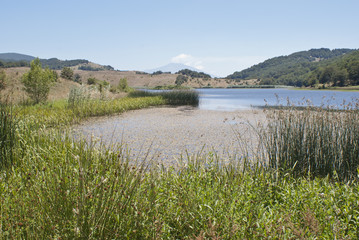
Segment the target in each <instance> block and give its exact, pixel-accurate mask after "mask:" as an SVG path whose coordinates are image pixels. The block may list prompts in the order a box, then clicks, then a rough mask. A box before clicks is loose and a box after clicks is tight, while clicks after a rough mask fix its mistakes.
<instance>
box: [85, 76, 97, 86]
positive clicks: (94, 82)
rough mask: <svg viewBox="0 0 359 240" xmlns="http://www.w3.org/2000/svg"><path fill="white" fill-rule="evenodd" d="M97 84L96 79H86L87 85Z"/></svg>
mask: <svg viewBox="0 0 359 240" xmlns="http://www.w3.org/2000/svg"><path fill="white" fill-rule="evenodd" d="M97 82H98V80H97V79H96V78H94V77H90V78H88V79H87V84H88V85H94V84H96V83H97Z"/></svg>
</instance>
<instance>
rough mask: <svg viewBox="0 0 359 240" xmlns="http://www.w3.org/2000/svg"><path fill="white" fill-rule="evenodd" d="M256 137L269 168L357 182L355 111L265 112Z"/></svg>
mask: <svg viewBox="0 0 359 240" xmlns="http://www.w3.org/2000/svg"><path fill="white" fill-rule="evenodd" d="M268 113H269V114H268V119H269V122H268V124H267V125H266V126H265V127H263V128H262V130H261V132H260V135H261V137H262V140H263V141H264V144H265V146H266V150H267V152H266V153H267V157H268V160H269V166H270V167H272V168H274V169H276V170H278V171H280V172H284V173H288V172H290V173H291V174H293V175H295V176H306V175H311V176H318V177H319V176H320V177H325V176H327V175H329V176H330V177H336V178H339V179H340V180H350V179H353V178H357V176H358V167H359V111H358V106H357V105H355V104H354V105H352V106H349V105H348V106H344V110H334V109H331V108H330V107H327V108H314V107H301V108H297V107H288V108H282V109H277V110H271V111H268Z"/></svg>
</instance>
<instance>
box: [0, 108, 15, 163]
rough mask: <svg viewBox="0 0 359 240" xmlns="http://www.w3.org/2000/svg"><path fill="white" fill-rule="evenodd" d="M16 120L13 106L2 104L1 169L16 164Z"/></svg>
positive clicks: (0, 124)
mask: <svg viewBox="0 0 359 240" xmlns="http://www.w3.org/2000/svg"><path fill="white" fill-rule="evenodd" d="M15 143H16V119H15V116H14V113H13V111H12V107H11V105H7V104H5V103H2V102H0V169H3V168H5V167H8V166H10V165H12V164H13V162H14V147H15Z"/></svg>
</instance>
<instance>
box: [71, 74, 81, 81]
mask: <svg viewBox="0 0 359 240" xmlns="http://www.w3.org/2000/svg"><path fill="white" fill-rule="evenodd" d="M73 80H74V82H77V83H81V76H80V74H78V73H76V74H74V78H73Z"/></svg>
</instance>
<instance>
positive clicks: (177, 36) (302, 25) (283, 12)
mask: <svg viewBox="0 0 359 240" xmlns="http://www.w3.org/2000/svg"><path fill="white" fill-rule="evenodd" d="M358 9H359V1H358V0H341V1H338V0H325V1H324V0H300V1H297V0H293V1H291V0H271V1H269V0H248V1H242V0H237V1H232V0H218V1H212V0H191V1H189V0H181V1H172V0H166V1H160V0H153V1H150V0H148V1H145V0H128V1H127V0H126V1H123V0H120V1H115V0H113V1H110V0H101V1H99V0H98V1H92V0H86V1H83V0H61V1H49V0H46V1H42V0H33V1H28V0H26V1H25V0H20V1H19V0H2V3H1V9H0V12H1V14H0V21H1V23H2V24H1V25H2V27H1V37H0V53H5V52H17V53H23V54H28V55H32V56H37V57H40V58H51V57H57V58H59V59H62V60H65V59H79V58H80V59H88V60H90V61H93V62H96V63H99V64H104V65H111V66H113V67H115V69H119V70H146V69H151V68H156V67H159V66H162V65H166V64H168V63H170V62H179V63H184V64H187V65H191V66H193V67H197V68H199V69H201V70H202V71H205V72H208V73H211V74H214V75H217V76H227V75H228V74H231V73H233V72H234V71H237V70H242V69H244V68H247V67H250V66H252V65H254V64H257V63H259V62H261V61H263V60H265V59H267V58H270V57H275V56H281V55H288V54H291V53H293V52H296V51H302V50H309V49H311V48H321V47H325V48H331V49H333V48H359V14H358Z"/></svg>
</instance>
